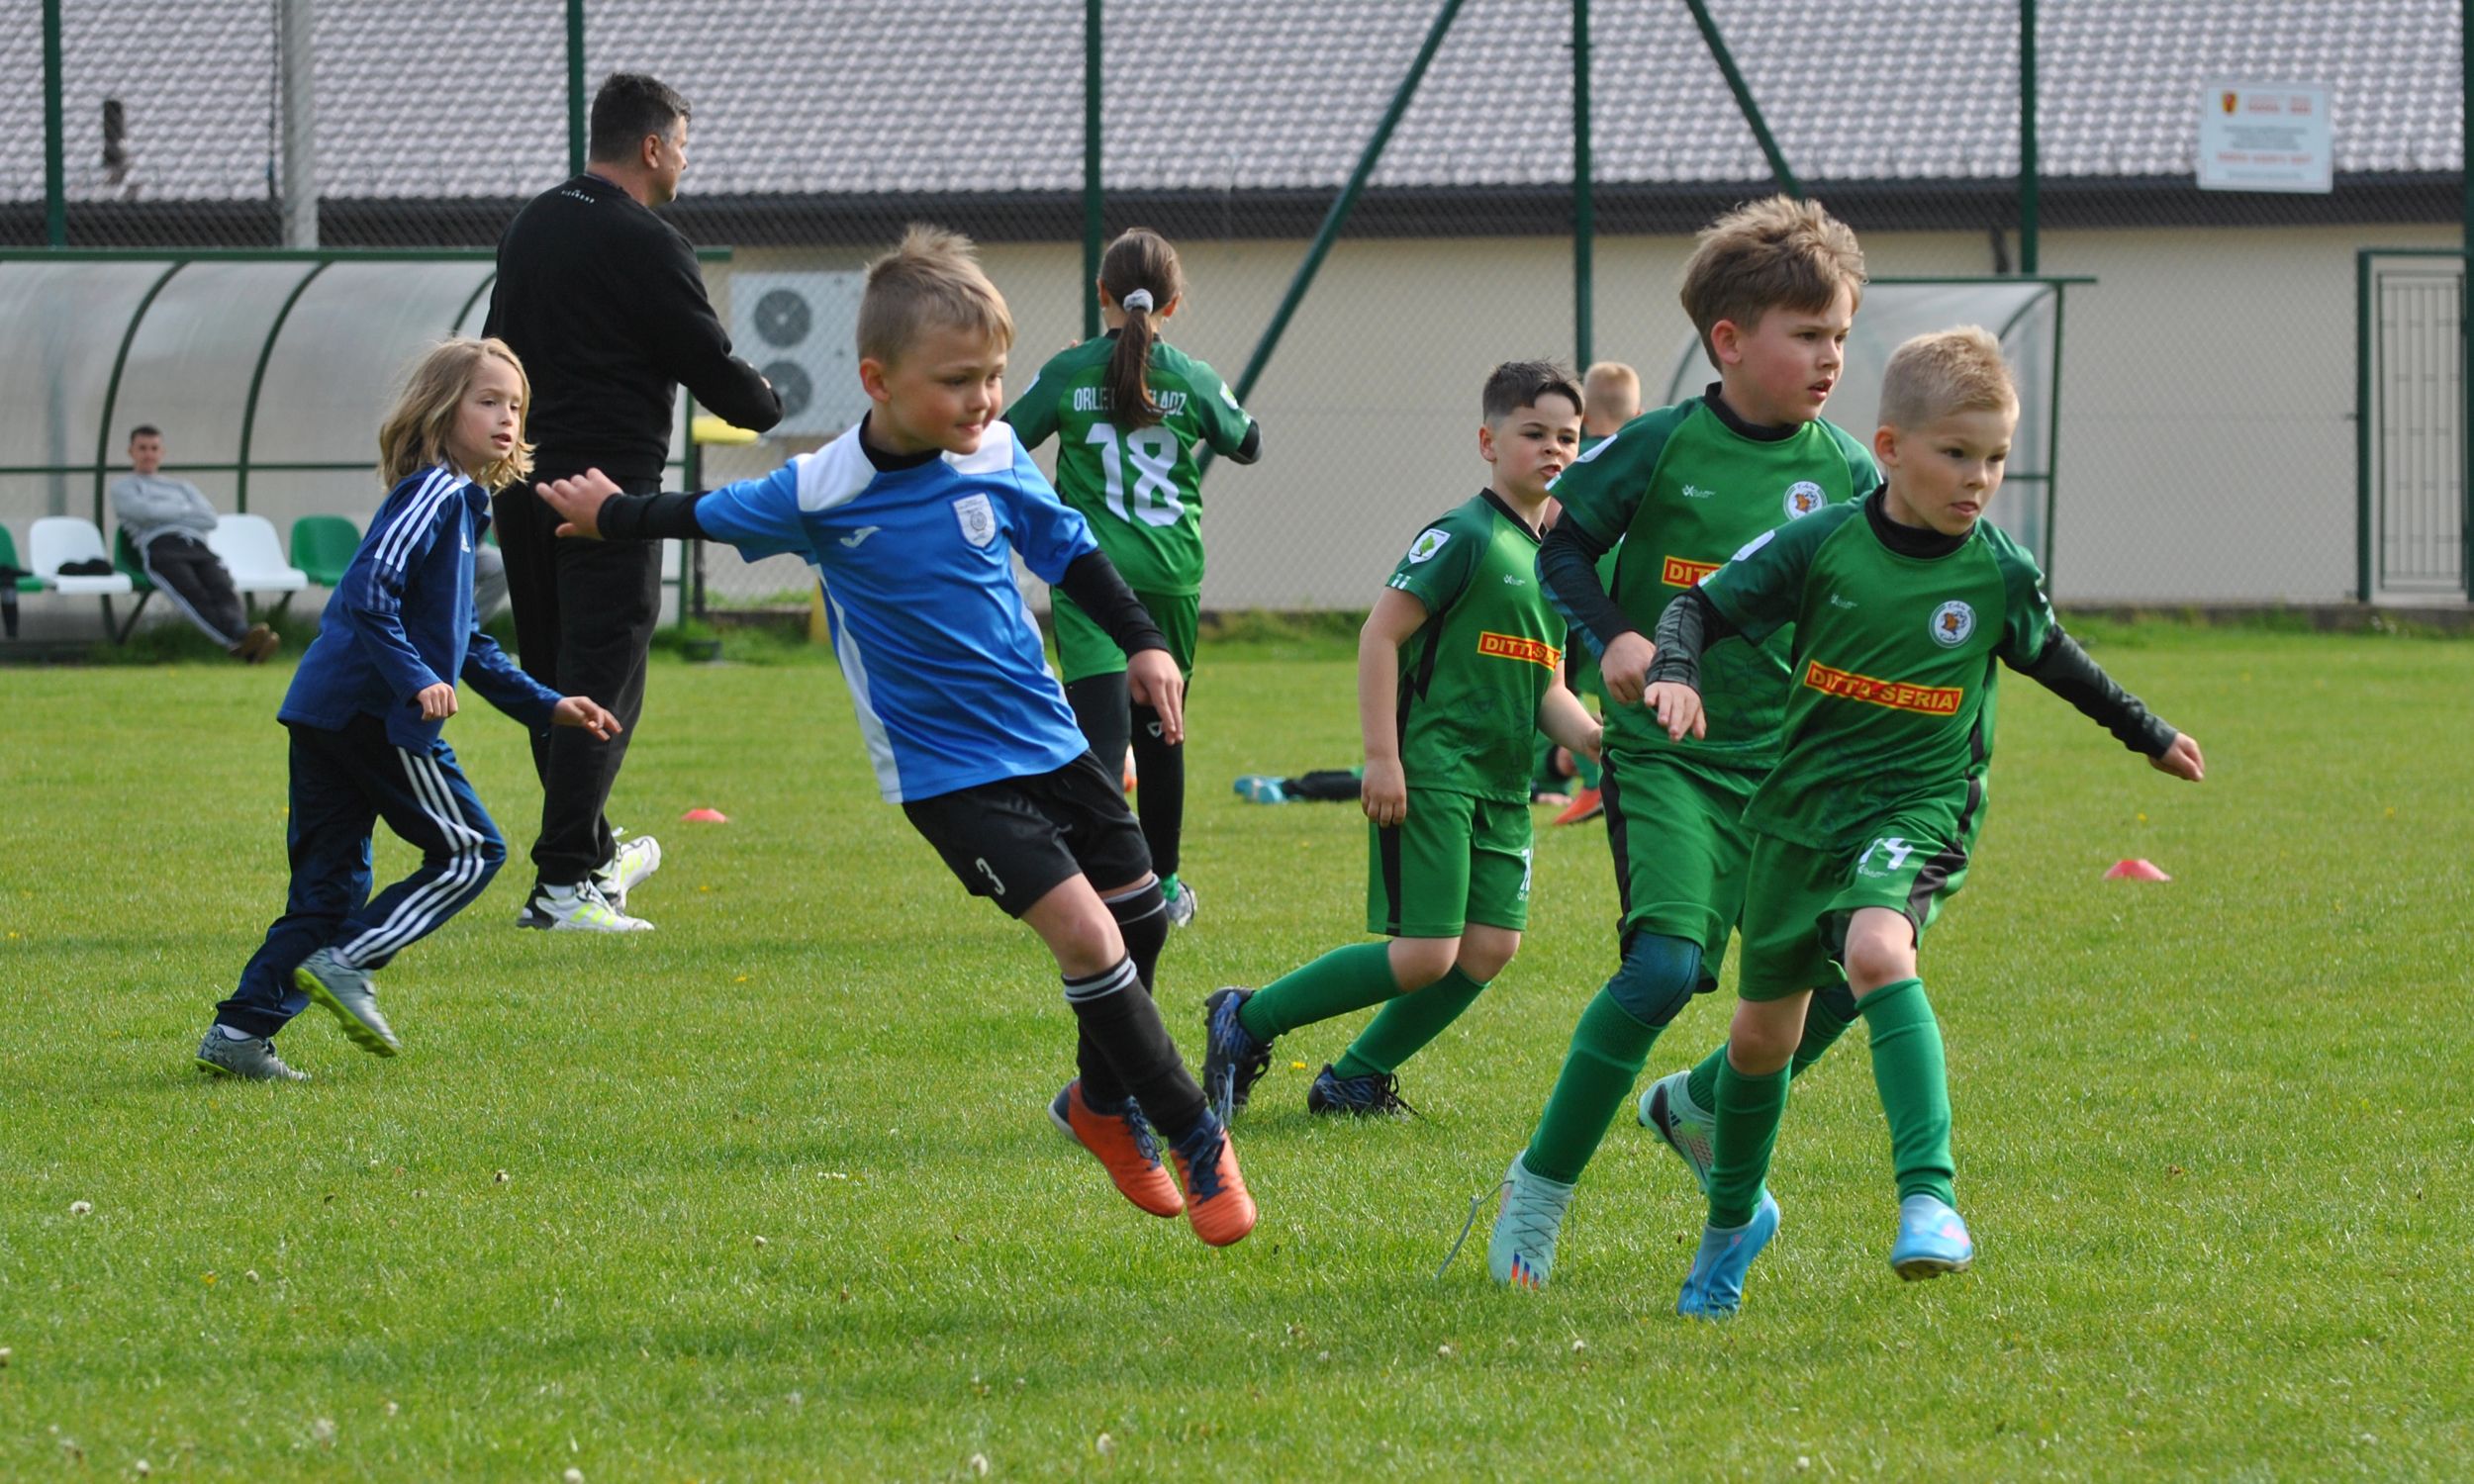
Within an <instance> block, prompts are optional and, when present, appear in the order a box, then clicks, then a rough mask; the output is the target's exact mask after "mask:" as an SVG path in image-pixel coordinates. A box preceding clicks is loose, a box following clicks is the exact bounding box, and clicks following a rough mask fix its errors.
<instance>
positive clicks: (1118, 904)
mask: <svg viewBox="0 0 2474 1484" xmlns="http://www.w3.org/2000/svg"><path fill="white" fill-rule="evenodd" d="M1104 903H1105V905H1106V906H1107V908H1108V911H1109V914H1110V915H1111V916H1113V917H1115V918H1116V925H1117V935H1118V936H1119V937H1120V938H1122V939H1124V941H1125V957H1126V960H1127V962H1129V963H1131V964H1132V965H1133V966H1134V975H1135V977H1136V978H1137V979H1138V980H1140V983H1141V988H1142V992H1143V993H1145V994H1149V993H1151V992H1152V984H1153V982H1154V979H1153V974H1154V972H1155V970H1156V969H1157V968H1158V966H1159V963H1160V948H1161V945H1163V944H1165V943H1166V942H1167V941H1168V936H1169V916H1168V908H1167V905H1166V904H1165V903H1164V902H1162V901H1161V899H1160V886H1159V883H1158V882H1156V881H1154V882H1149V883H1146V884H1144V885H1141V886H1137V887H1135V888H1134V889H1133V890H1131V891H1125V892H1120V893H1119V894H1117V895H1115V896H1111V897H1107V898H1104ZM1074 1065H1075V1067H1077V1068H1079V1069H1080V1071H1081V1072H1082V1077H1083V1098H1084V1100H1085V1101H1086V1102H1089V1103H1090V1104H1091V1105H1092V1106H1093V1107H1094V1108H1108V1107H1114V1106H1115V1105H1116V1104H1118V1103H1121V1102H1123V1101H1124V1100H1125V1096H1126V1090H1125V1084H1124V1083H1123V1082H1122V1081H1120V1080H1118V1078H1117V1074H1116V1067H1114V1066H1112V1065H1110V1063H1109V1061H1108V1058H1107V1054H1106V1053H1105V1052H1103V1051H1101V1050H1100V1049H1099V1048H1098V1047H1097V1046H1096V1045H1094V1043H1093V1041H1092V1039H1091V1032H1089V1031H1087V1030H1082V1029H1080V1028H1079V1027H1078V1028H1077V1032H1076V1045H1075V1048H1074Z"/></svg>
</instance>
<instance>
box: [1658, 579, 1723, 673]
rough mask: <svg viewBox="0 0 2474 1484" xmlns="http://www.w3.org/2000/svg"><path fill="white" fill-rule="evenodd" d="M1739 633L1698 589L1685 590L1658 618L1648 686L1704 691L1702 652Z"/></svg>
mask: <svg viewBox="0 0 2474 1484" xmlns="http://www.w3.org/2000/svg"><path fill="white" fill-rule="evenodd" d="M1738 632H1740V630H1738V629H1737V628H1736V626H1735V625H1734V624H1732V623H1730V622H1728V621H1727V615H1726V614H1724V613H1722V612H1720V611H1718V604H1716V603H1712V602H1710V601H1709V598H1708V596H1707V595H1706V594H1704V593H1702V592H1701V590H1700V589H1698V588H1686V589H1684V590H1683V592H1682V594H1681V595H1680V596H1679V597H1677V598H1676V599H1675V601H1674V602H1673V603H1668V604H1666V610H1665V612H1663V613H1660V614H1659V615H1658V632H1657V633H1656V634H1655V635H1653V636H1652V637H1651V640H1650V642H1651V643H1653V644H1655V645H1657V646H1658V658H1657V659H1654V660H1652V661H1650V674H1649V680H1648V684H1650V685H1653V686H1656V685H1663V684H1665V683H1667V682H1673V683H1674V684H1676V685H1681V686H1690V687H1691V688H1692V689H1693V690H1695V691H1698V690H1699V689H1701V652H1702V651H1703V650H1705V649H1707V648H1709V647H1710V646H1711V645H1712V644H1715V643H1717V642H1718V641H1719V640H1721V639H1724V638H1727V637H1729V636H1730V635H1733V634H1735V633H1738Z"/></svg>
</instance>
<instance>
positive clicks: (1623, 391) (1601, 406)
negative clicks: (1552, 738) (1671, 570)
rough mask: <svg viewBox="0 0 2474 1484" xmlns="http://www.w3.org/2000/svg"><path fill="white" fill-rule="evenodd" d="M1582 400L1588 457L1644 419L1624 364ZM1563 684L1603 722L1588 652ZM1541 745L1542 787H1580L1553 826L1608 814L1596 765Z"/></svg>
mask: <svg viewBox="0 0 2474 1484" xmlns="http://www.w3.org/2000/svg"><path fill="white" fill-rule="evenodd" d="M1580 397H1581V404H1580V451H1581V452H1582V453H1583V454H1586V453H1587V452H1588V451H1589V450H1590V449H1592V448H1595V447H1597V446H1598V445H1599V444H1600V443H1603V442H1605V441H1606V440H1607V439H1608V438H1611V437H1613V436H1614V435H1615V434H1616V433H1618V432H1621V431H1622V430H1623V426H1624V424H1625V423H1627V422H1630V421H1631V420H1632V419H1633V418H1635V417H1640V416H1641V373H1640V372H1638V371H1635V370H1633V369H1632V368H1631V367H1630V366H1627V365H1625V364H1624V363H1623V362H1622V361H1599V362H1597V363H1596V364H1594V365H1592V366H1591V367H1590V368H1589V369H1588V370H1587V371H1586V372H1585V373H1583V374H1582V376H1581V378H1580ZM1553 513H1554V514H1556V515H1561V514H1562V513H1563V507H1562V506H1560V505H1558V506H1556V507H1554V508H1553ZM1547 524H1548V526H1549V528H1550V529H1551V528H1553V526H1554V520H1553V519H1552V518H1550V519H1549V520H1548V522H1547ZM1622 554H1623V551H1622V547H1621V545H1620V544H1618V545H1617V546H1616V547H1615V548H1614V549H1612V550H1610V551H1608V552H1607V553H1606V555H1604V556H1602V557H1600V558H1598V582H1599V583H1600V584H1601V585H1603V586H1605V587H1609V588H1612V587H1613V586H1614V583H1615V563H1616V560H1617V559H1618V558H1619V557H1621V556H1622ZM1564 684H1566V685H1567V686H1570V688H1571V692H1572V694H1573V695H1574V696H1581V697H1583V699H1584V700H1588V701H1594V702H1596V710H1597V713H1598V714H1599V715H1600V716H1603V715H1605V714H1606V687H1605V686H1603V685H1601V684H1600V683H1599V681H1598V667H1597V664H1596V662H1595V661H1593V660H1590V659H1588V658H1587V657H1586V654H1585V649H1584V648H1575V649H1572V650H1570V651H1569V652H1568V653H1567V654H1566V655H1565V656H1564ZM1539 742H1540V744H1541V753H1540V758H1539V767H1538V782H1539V784H1540V785H1541V786H1543V787H1544V788H1547V789H1551V790H1553V791H1554V792H1557V793H1561V792H1563V791H1564V788H1563V781H1564V780H1565V779H1567V778H1569V779H1570V780H1572V781H1573V782H1575V783H1577V784H1579V785H1580V788H1579V791H1577V792H1575V793H1573V794H1572V795H1571V798H1570V804H1569V805H1568V806H1567V807H1566V808H1565V810H1564V812H1562V813H1561V814H1558V815H1556V816H1555V822H1556V823H1557V824H1580V823H1584V822H1585V821H1588V820H1591V819H1595V818H1597V817H1598V816H1599V815H1600V814H1603V813H1605V812H1606V805H1605V803H1604V801H1603V799H1602V797H1601V796H1600V794H1599V791H1598V765H1597V764H1596V763H1595V762H1594V761H1592V760H1590V759H1588V758H1575V757H1573V756H1571V755H1570V753H1568V752H1566V751H1565V750H1564V749H1562V748H1560V747H1555V746H1553V745H1552V744H1549V743H1547V742H1546V737H1545V733H1543V732H1542V733H1540V734H1539Z"/></svg>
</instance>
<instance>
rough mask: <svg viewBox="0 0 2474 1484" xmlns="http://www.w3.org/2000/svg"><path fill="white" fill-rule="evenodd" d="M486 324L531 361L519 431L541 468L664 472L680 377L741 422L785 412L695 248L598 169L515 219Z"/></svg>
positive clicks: (758, 422)
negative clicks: (743, 355)
mask: <svg viewBox="0 0 2474 1484" xmlns="http://www.w3.org/2000/svg"><path fill="white" fill-rule="evenodd" d="M483 332H484V333H486V334H492V335H496V336H498V337H499V338H501V339H503V340H505V341H506V342H507V343H508V344H509V345H510V346H511V347H513V348H514V350H515V352H516V354H517V356H518V357H519V358H521V359H522V360H523V364H524V373H525V375H526V376H527V377H528V378H529V379H530V380H531V383H532V407H531V409H530V410H529V411H528V412H527V413H526V415H525V417H524V431H525V435H526V436H527V437H529V438H530V439H531V440H532V442H533V443H534V444H535V445H536V452H535V453H534V456H533V465H534V467H535V468H536V469H537V470H539V471H542V472H544V473H552V474H563V473H576V472H581V471H582V470H584V469H585V468H587V467H595V468H599V469H601V470H602V471H603V472H604V473H606V474H608V475H610V476H611V477H612V478H613V479H617V480H621V481H626V480H645V479H658V478H659V477H660V476H661V473H662V467H663V464H664V463H665V461H666V460H667V458H668V455H669V451H670V427H671V419H672V417H673V416H674V413H673V394H674V393H675V391H676V390H677V388H678V387H679V386H681V385H685V386H686V387H687V389H688V391H689V392H691V393H693V394H694V395H695V397H696V400H697V402H698V403H699V404H701V405H702V406H703V407H704V408H705V409H706V410H707V411H710V412H713V413H717V414H719V415H720V416H721V417H725V418H727V419H729V420H730V421H731V422H734V423H736V424H737V425H739V426H740V427H748V428H754V429H756V430H757V431H759V432H761V431H763V430H764V429H766V428H768V427H771V426H772V425H773V424H774V423H776V422H779V421H781V420H782V399H781V398H780V397H778V396H776V395H775V394H774V391H773V389H772V388H771V387H769V386H767V385H765V380H764V378H763V377H762V376H760V375H758V374H757V371H756V368H755V367H753V366H751V365H749V364H748V363H747V362H745V361H743V360H741V359H739V358H738V357H736V356H734V355H732V354H731V353H730V336H729V334H728V332H727V331H725V330H723V329H722V327H721V322H720V321H719V320H718V319H716V318H715V317H714V312H713V305H712V303H711V301H709V300H707V299H706V297H705V279H704V275H703V273H702V272H701V271H699V269H698V267H697V262H696V250H695V249H694V248H693V247H691V246H689V245H688V240H687V238H685V237H683V236H681V235H680V234H679V233H678V232H677V230H676V229H674V228H672V227H671V226H670V224H669V223H667V222H664V221H663V220H661V218H659V217H657V216H655V215H653V214H652V213H651V212H649V211H647V210H645V209H644V208H643V207H642V206H640V205H638V204H637V203H636V201H635V199H634V198H633V197H631V196H629V195H628V194H627V193H626V192H625V191H623V190H620V189H619V188H618V186H616V185H614V184H612V183H611V182H610V181H607V180H604V179H602V178H601V177H600V176H598V175H593V174H589V173H588V174H584V175H578V176H576V177H575V178H574V179H572V180H569V181H567V182H566V183H564V184H562V185H559V186H557V187H555V188H553V189H551V190H548V191H544V192H542V193H541V194H540V195H538V196H535V197H534V198H532V200H531V201H530V202H529V203H527V204H526V205H525V206H524V209H523V211H521V212H518V213H517V214H516V220H515V221H513V222H511V223H509V224H508V225H507V231H506V232H505V233H503V234H502V235H501V236H500V237H499V243H498V281H497V282H496V284H494V285H493V286H492V288H491V291H490V315H489V319H488V321H487V323H486V325H485V328H484V330H483Z"/></svg>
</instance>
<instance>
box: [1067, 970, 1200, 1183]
mask: <svg viewBox="0 0 2474 1484" xmlns="http://www.w3.org/2000/svg"><path fill="white" fill-rule="evenodd" d="M1065 1000H1066V1003H1067V1004H1068V1005H1070V1006H1072V1007H1073V1010H1074V1023H1075V1024H1076V1026H1078V1027H1079V1028H1080V1029H1081V1031H1082V1035H1083V1040H1084V1042H1085V1044H1086V1045H1087V1046H1088V1047H1090V1048H1092V1049H1094V1050H1095V1051H1096V1052H1097V1053H1098V1054H1099V1056H1100V1057H1101V1058H1102V1059H1104V1060H1105V1061H1106V1063H1107V1065H1108V1067H1109V1068H1110V1069H1112V1070H1113V1071H1114V1072H1115V1073H1116V1078H1117V1082H1118V1083H1119V1085H1121V1086H1122V1087H1123V1088H1124V1089H1125V1091H1126V1092H1127V1093H1130V1094H1132V1096H1133V1098H1134V1101H1135V1103H1136V1104H1137V1105H1139V1106H1140V1107H1141V1109H1142V1112H1143V1117H1145V1118H1147V1119H1149V1120H1150V1121H1151V1126H1152V1127H1153V1128H1154V1129H1157V1130H1159V1132H1160V1136H1161V1137H1162V1138H1164V1139H1166V1140H1168V1141H1170V1142H1171V1143H1175V1142H1176V1141H1178V1140H1180V1139H1183V1138H1185V1137H1186V1136H1187V1135H1188V1134H1190V1133H1192V1132H1193V1131H1194V1128H1195V1126H1196V1125H1197V1124H1199V1123H1201V1122H1202V1119H1203V1116H1204V1109H1203V1101H1202V1088H1201V1086H1200V1085H1199V1084H1197V1083H1196V1082H1195V1081H1194V1079H1193V1076H1192V1075H1191V1074H1190V1073H1189V1072H1188V1071H1187V1070H1186V1062H1185V1059H1184V1058H1183V1057H1180V1056H1179V1055H1178V1054H1177V1045H1176V1043H1175V1042H1173V1041H1171V1040H1170V1039H1169V1033H1168V1027H1166V1026H1164V1025H1162V1024H1161V1023H1160V1009H1159V1007H1158V1006H1157V1005H1154V1004H1153V1003H1152V1002H1151V996H1150V995H1148V994H1145V993H1143V990H1142V979H1141V976H1140V975H1138V974H1135V972H1134V965H1133V961H1132V960H1130V959H1119V960H1118V961H1117V962H1116V963H1115V964H1114V965H1113V966H1111V967H1109V968H1107V969H1103V970H1101V971H1100V972H1099V973H1097V974H1089V975H1086V976H1084V977H1081V978H1068V979H1067V980H1066V981H1065ZM1084 1095H1085V1096H1086V1097H1087V1098H1088V1097H1090V1095H1091V1092H1090V1086H1089V1083H1088V1082H1086V1084H1085V1087H1084Z"/></svg>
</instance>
